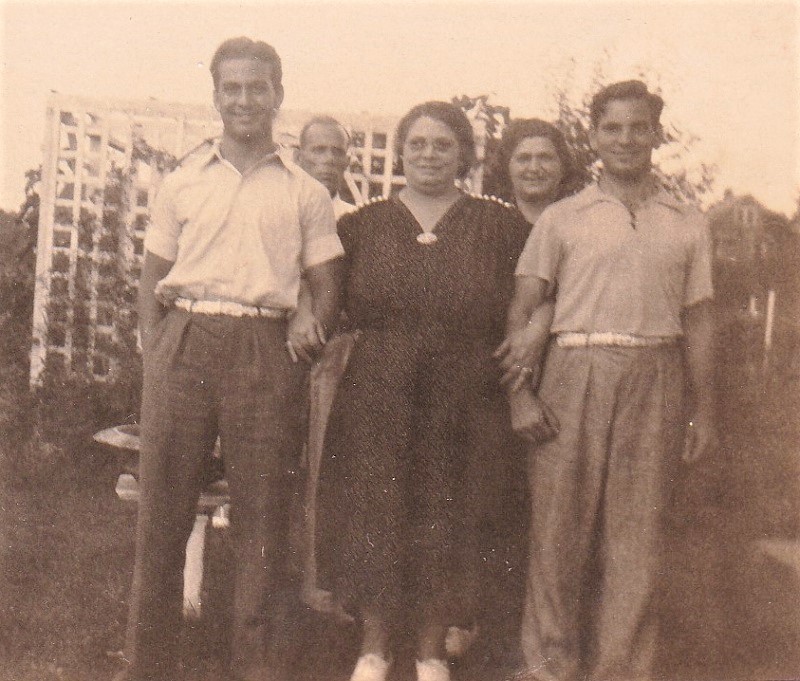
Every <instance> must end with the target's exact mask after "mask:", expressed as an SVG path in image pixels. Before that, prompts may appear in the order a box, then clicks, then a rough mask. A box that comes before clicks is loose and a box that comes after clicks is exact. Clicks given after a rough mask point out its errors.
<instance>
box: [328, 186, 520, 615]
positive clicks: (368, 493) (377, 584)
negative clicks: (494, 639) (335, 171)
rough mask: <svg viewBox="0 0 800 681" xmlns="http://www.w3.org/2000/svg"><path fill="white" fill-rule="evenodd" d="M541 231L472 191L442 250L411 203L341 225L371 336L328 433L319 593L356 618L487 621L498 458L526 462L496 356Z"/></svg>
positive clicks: (351, 288)
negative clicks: (364, 612) (412, 615)
mask: <svg viewBox="0 0 800 681" xmlns="http://www.w3.org/2000/svg"><path fill="white" fill-rule="evenodd" d="M529 229H530V226H529V225H528V224H527V223H526V222H525V220H524V219H523V218H522V216H521V215H520V214H519V213H518V212H517V211H516V210H512V209H510V208H509V207H507V206H505V205H502V204H500V203H498V202H497V201H493V200H489V199H486V198H479V197H473V196H468V195H463V196H462V197H460V198H459V199H458V200H457V201H456V202H455V203H454V204H453V205H452V206H451V207H450V209H449V210H448V211H447V213H446V214H445V215H444V216H443V217H442V219H441V220H440V221H439V223H438V224H437V226H436V229H435V234H436V237H437V238H436V241H435V242H433V243H427V244H426V243H420V242H419V241H418V240H417V236H418V235H419V234H420V233H421V228H420V226H419V224H418V223H417V221H416V220H415V218H414V217H413V215H412V214H411V212H410V211H409V210H408V209H407V208H406V207H405V205H404V204H403V203H402V202H401V201H400V200H399V199H388V200H381V201H379V202H377V203H373V204H369V205H367V206H365V207H363V208H361V209H360V210H358V211H356V212H355V213H353V214H350V215H346V216H344V217H342V218H341V220H340V221H339V232H340V237H341V239H342V243H343V244H344V247H345V252H346V259H347V263H348V266H349V269H348V275H347V279H346V283H345V292H346V306H345V307H346V311H347V315H348V318H349V319H350V320H351V322H352V323H353V324H354V326H355V327H356V328H358V329H359V330H360V332H361V333H360V336H359V339H358V341H357V343H356V346H355V348H354V350H353V354H352V356H351V359H350V363H349V365H348V367H347V370H346V372H345V374H344V376H343V378H342V381H341V383H340V384H339V389H338V392H337V395H336V398H335V400H334V405H333V409H332V413H331V418H330V421H329V425H328V430H327V434H326V440H325V451H324V454H323V461H322V469H321V479H320V486H319V502H318V503H319V516H318V528H317V529H318V553H319V569H320V585H321V586H324V587H326V588H330V589H332V590H333V591H334V592H335V593H337V595H338V596H339V597H340V598H341V599H342V600H343V602H344V603H345V604H346V605H348V606H350V607H353V608H355V609H358V607H359V606H364V605H371V606H372V607H378V608H381V609H383V611H384V614H385V615H386V616H387V618H393V617H396V616H397V614H398V608H401V607H403V606H404V605H411V606H413V608H414V610H415V611H416V612H424V613H426V614H429V615H433V616H436V617H441V618H443V619H444V621H447V622H454V621H456V620H458V619H459V618H465V617H470V616H472V615H474V609H475V607H476V597H477V594H478V592H479V589H478V585H477V581H478V579H479V563H480V543H481V541H480V537H479V529H480V525H481V522H482V521H483V519H484V518H485V516H486V514H487V513H490V512H491V511H492V508H490V507H493V506H496V505H497V502H498V500H499V497H501V496H502V494H501V493H500V491H499V490H496V489H493V487H494V486H495V482H494V479H495V478H497V477H498V476H497V475H496V471H497V470H498V466H497V465H496V464H497V462H496V461H495V459H497V458H498V457H503V456H508V453H509V452H510V451H512V449H511V448H509V447H508V446H506V444H505V443H507V441H508V438H509V437H510V424H509V420H508V413H507V408H506V403H505V397H504V395H503V394H502V392H501V390H500V388H499V384H498V379H499V376H500V371H499V367H498V365H497V362H496V360H494V359H493V358H492V352H493V351H494V349H495V348H496V347H497V346H498V345H499V343H500V342H501V340H502V338H503V330H504V324H505V314H506V309H507V306H508V303H509V300H510V296H511V293H512V288H513V273H514V266H515V264H516V261H517V257H518V256H519V254H520V252H521V249H522V247H523V244H524V242H525V238H526V236H527V233H528V231H529Z"/></svg>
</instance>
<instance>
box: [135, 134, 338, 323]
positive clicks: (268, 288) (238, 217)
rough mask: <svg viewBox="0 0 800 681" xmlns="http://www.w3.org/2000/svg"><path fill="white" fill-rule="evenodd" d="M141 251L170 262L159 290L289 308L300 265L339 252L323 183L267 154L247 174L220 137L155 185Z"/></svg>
mask: <svg viewBox="0 0 800 681" xmlns="http://www.w3.org/2000/svg"><path fill="white" fill-rule="evenodd" d="M144 246H145V249H146V250H148V251H150V252H151V253H154V254H155V255H158V256H160V257H162V258H165V259H166V260H170V261H173V262H174V265H173V266H172V269H171V270H170V271H169V273H168V274H167V276H166V277H164V278H163V279H162V280H161V281H159V282H158V284H157V285H156V296H157V298H158V299H159V300H160V301H162V302H164V303H167V304H168V303H169V302H171V301H172V300H174V299H175V298H176V297H183V298H189V299H191V300H223V301H231V302H235V303H240V304H243V305H258V306H264V307H277V308H294V307H296V306H297V295H298V290H299V285H300V276H301V272H302V271H303V270H304V269H307V268H309V267H313V266H315V265H319V264H322V263H324V262H327V261H329V260H332V259H333V258H336V257H339V256H341V255H342V254H343V253H344V250H343V248H342V244H341V242H340V241H339V237H338V236H337V234H336V222H335V219H334V215H333V207H332V205H331V197H330V194H329V193H328V191H327V190H326V189H325V187H323V186H322V184H320V183H319V182H317V181H316V180H314V179H313V178H312V177H311V176H310V175H308V174H307V173H305V172H304V171H303V170H301V169H300V168H299V166H296V165H295V164H294V163H293V162H291V161H290V160H288V159H286V158H284V157H283V155H282V154H280V153H277V152H276V153H272V154H269V155H267V156H265V157H264V159H263V160H262V161H261V162H259V163H258V164H256V165H255V166H254V167H253V168H252V169H250V170H248V171H247V172H245V173H244V174H242V173H240V172H239V171H238V170H237V169H236V168H235V167H234V166H233V165H231V164H230V163H229V162H228V161H226V160H225V159H223V158H222V156H221V154H220V151H219V143H218V142H217V143H215V144H214V145H212V146H211V147H210V149H209V150H207V151H206V152H203V153H198V154H195V155H194V156H192V157H190V158H189V159H188V160H187V161H185V162H184V163H183V165H181V166H180V167H179V168H178V169H176V170H175V171H174V172H173V173H171V174H170V175H168V176H167V177H166V178H165V179H164V181H163V182H162V184H161V187H160V188H159V191H158V193H157V195H156V198H155V201H154V203H153V207H152V210H151V214H150V225H149V227H148V229H147V233H146V235H145V241H144Z"/></svg>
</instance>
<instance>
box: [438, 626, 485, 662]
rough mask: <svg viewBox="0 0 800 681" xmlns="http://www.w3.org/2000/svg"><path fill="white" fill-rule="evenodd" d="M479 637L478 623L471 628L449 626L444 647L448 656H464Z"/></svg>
mask: <svg viewBox="0 0 800 681" xmlns="http://www.w3.org/2000/svg"><path fill="white" fill-rule="evenodd" d="M477 638H478V625H477V624H473V625H472V628H471V629H464V628H463V627H448V628H447V635H446V636H445V639H444V649H445V652H446V653H447V657H462V656H463V655H464V654H465V653H466V652H467V651H468V650H469V649H470V647H471V646H472V644H473V643H475V639H477Z"/></svg>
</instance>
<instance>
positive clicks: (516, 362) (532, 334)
mask: <svg viewBox="0 0 800 681" xmlns="http://www.w3.org/2000/svg"><path fill="white" fill-rule="evenodd" d="M542 350H543V343H542V340H541V333H540V331H539V329H538V328H535V327H531V326H524V327H522V328H521V329H519V330H518V331H514V332H513V333H511V334H509V336H508V338H506V339H505V340H504V341H503V342H502V343H501V344H500V347H498V348H497V350H495V352H494V357H495V358H496V359H499V360H500V367H501V368H502V369H503V377H502V378H501V379H500V384H501V385H502V386H503V387H504V388H506V389H507V390H510V391H511V392H516V391H517V390H519V389H520V388H521V387H522V386H523V385H524V384H525V383H526V382H528V383H529V384H530V385H535V384H536V382H537V381H538V380H539V366H540V362H541V356H542Z"/></svg>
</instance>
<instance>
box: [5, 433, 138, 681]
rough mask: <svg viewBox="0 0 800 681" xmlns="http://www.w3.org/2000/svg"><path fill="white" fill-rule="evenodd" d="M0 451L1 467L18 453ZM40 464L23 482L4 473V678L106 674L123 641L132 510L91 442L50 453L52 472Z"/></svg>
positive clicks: (114, 469) (114, 467) (112, 466)
mask: <svg viewBox="0 0 800 681" xmlns="http://www.w3.org/2000/svg"><path fill="white" fill-rule="evenodd" d="M23 446H32V445H23ZM0 447H2V449H0V454H2V461H3V462H4V463H5V464H6V465H5V466H4V469H5V470H6V471H7V470H8V469H9V468H12V466H9V465H8V462H9V460H13V459H14V457H15V454H16V453H17V452H15V448H14V447H12V446H11V445H10V444H9V443H7V442H6V443H3V444H2V445H0ZM36 459H37V461H41V459H40V458H39V457H36ZM39 466H40V470H39V471H38V473H37V474H36V475H31V476H29V477H27V478H19V477H15V476H8V475H3V476H2V480H3V490H2V499H3V504H2V505H3V508H2V511H3V515H4V517H6V518H11V519H12V522H10V523H4V527H3V530H2V533H3V542H2V563H0V576H1V578H2V581H3V584H4V588H3V589H2V596H0V599H2V608H0V610H2V612H3V613H4V616H3V617H2V618H1V619H0V641H2V642H3V643H0V645H2V650H1V653H2V654H1V655H0V657H2V659H3V669H2V671H0V678H2V679H4V680H5V679H8V681H11V680H13V681H49V680H50V679H66V680H72V679H75V680H78V679H79V680H83V679H86V680H88V679H100V678H105V677H110V675H111V673H112V672H113V670H114V669H115V668H116V664H115V662H114V660H113V659H112V658H110V657H109V656H108V655H107V653H108V652H112V651H116V650H119V649H120V648H121V647H122V644H123V639H124V628H125V619H126V613H127V611H126V601H127V593H128V588H129V586H130V579H131V572H132V564H133V552H134V544H133V541H134V537H133V528H134V524H135V508H134V507H132V506H128V505H124V504H122V503H121V502H120V501H119V500H118V499H117V498H116V495H115V494H114V484H115V481H116V476H117V473H118V464H117V462H116V459H115V457H113V456H111V455H105V456H104V455H103V454H102V453H100V452H98V451H97V450H96V449H94V448H93V446H91V445H89V446H87V450H86V451H84V452H75V453H74V456H69V457H68V456H65V455H63V454H62V455H61V456H55V457H54V460H53V465H52V466H51V467H50V470H42V468H43V467H42V466H41V463H40V464H39ZM13 468H18V466H13Z"/></svg>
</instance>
